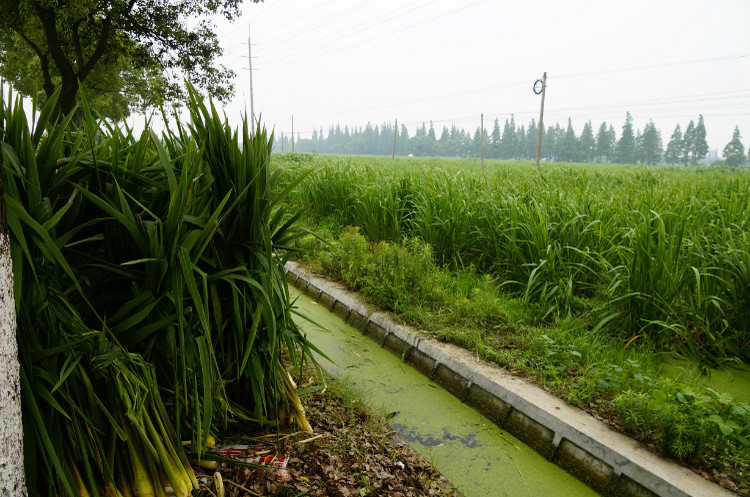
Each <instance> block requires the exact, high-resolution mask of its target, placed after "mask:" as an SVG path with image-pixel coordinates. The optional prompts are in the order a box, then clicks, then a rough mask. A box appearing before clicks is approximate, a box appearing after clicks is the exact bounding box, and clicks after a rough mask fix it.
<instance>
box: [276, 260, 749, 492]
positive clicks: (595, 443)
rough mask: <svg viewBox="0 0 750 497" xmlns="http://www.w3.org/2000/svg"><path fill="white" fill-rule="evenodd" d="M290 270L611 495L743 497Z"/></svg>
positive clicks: (295, 267) (363, 327)
mask: <svg viewBox="0 0 750 497" xmlns="http://www.w3.org/2000/svg"><path fill="white" fill-rule="evenodd" d="M286 271H287V279H288V280H289V282H290V283H291V284H293V285H294V286H296V287H298V288H299V289H301V290H302V291H303V292H305V293H306V294H307V295H309V296H310V297H312V298H314V299H315V300H317V301H318V302H319V303H320V304H322V305H324V306H325V307H326V308H328V309H330V310H332V311H333V312H335V313H336V314H337V315H339V316H340V317H341V318H342V319H344V320H345V321H347V322H348V323H349V324H350V325H352V326H353V327H355V328H357V329H359V330H360V331H362V332H363V333H364V334H366V335H367V336H369V337H370V338H371V339H373V340H375V341H376V342H377V343H379V344H380V345H381V346H382V347H385V348H387V349H389V350H390V351H392V352H393V353H394V354H396V355H398V356H400V357H403V358H404V360H405V361H406V362H408V363H410V364H411V365H413V366H414V367H415V368H416V369H418V370H419V371H421V372H422V373H424V374H425V375H427V376H428V377H430V378H431V379H432V380H434V381H436V382H437V383H440V384H441V385H442V386H443V387H444V388H445V389H446V390H448V391H449V392H451V393H452V394H453V395H455V396H456V397H458V398H459V399H461V400H462V401H463V402H465V403H467V404H469V405H471V406H473V407H475V408H476V409H477V410H479V411H480V412H482V413H483V414H484V415H485V416H486V417H487V418H488V419H490V420H491V421H492V422H493V423H495V424H496V425H498V426H499V427H501V428H503V429H505V430H507V431H508V432H509V433H511V434H513V435H514V436H515V437H517V438H518V439H520V440H522V441H523V442H524V443H526V444H528V445H529V446H531V447H532V448H534V449H535V450H536V451H537V452H539V453H540V454H542V455H543V456H544V457H545V458H547V459H549V460H550V461H553V462H555V463H556V464H557V465H559V466H560V467H562V468H563V469H565V470H566V471H568V472H569V473H571V474H573V475H574V476H576V477H577V478H579V479H580V480H581V481H583V482H585V483H586V484H588V485H589V486H591V487H592V488H594V489H595V490H597V491H598V492H600V493H602V494H603V495H612V496H621V497H653V496H659V497H722V496H726V497H731V496H735V495H736V494H734V493H732V492H730V491H728V490H726V489H724V488H723V487H720V486H719V485H716V484H715V483H712V482H710V481H707V480H705V479H703V478H701V477H700V476H698V475H697V474H695V473H693V472H692V471H690V470H689V469H687V468H683V467H682V466H679V465H677V464H675V463H673V462H671V461H668V460H666V459H663V458H661V457H658V456H656V455H654V454H652V453H651V452H649V451H648V450H646V449H645V448H642V447H641V446H640V445H639V444H638V442H636V441H635V440H633V439H631V438H628V437H626V436H624V435H622V434H620V433H617V432H615V431H613V430H611V429H610V428H609V427H608V426H607V425H606V424H605V423H603V422H601V421H599V420H597V419H595V418H594V417H592V416H591V415H589V414H588V413H585V412H583V411H581V410H579V409H577V408H575V407H572V406H570V405H568V404H566V403H565V402H564V401H562V400H560V399H558V398H556V397H554V396H552V395H550V394H549V393H547V392H545V391H544V390H542V389H541V388H539V387H537V386H535V385H532V384H531V383H529V382H527V381H525V380H522V379H520V378H517V377H514V376H512V375H510V374H508V373H506V372H504V371H502V370H500V369H499V368H498V367H496V366H492V365H490V364H488V363H486V362H483V361H481V360H479V359H477V358H476V357H474V355H472V353H471V352H469V351H468V350H465V349H462V348H460V347H457V346H455V345H452V344H448V343H443V342H440V341H438V340H435V339H434V338H432V337H430V336H427V335H425V334H421V333H418V332H416V331H414V330H412V329H409V328H408V327H406V326H402V325H400V324H397V323H395V322H394V321H392V320H391V319H390V318H389V317H388V315H386V314H385V313H382V312H378V311H373V310H372V309H371V308H369V307H368V306H366V305H365V304H363V303H362V301H361V300H359V298H358V297H357V295H356V294H354V293H352V292H348V291H346V290H345V289H343V288H342V287H341V286H340V285H337V284H335V283H333V282H331V281H329V280H327V279H324V278H319V277H316V276H313V275H311V274H310V273H309V272H307V271H306V270H305V269H304V268H302V267H301V266H300V265H299V264H297V263H295V262H288V263H287V265H286Z"/></svg>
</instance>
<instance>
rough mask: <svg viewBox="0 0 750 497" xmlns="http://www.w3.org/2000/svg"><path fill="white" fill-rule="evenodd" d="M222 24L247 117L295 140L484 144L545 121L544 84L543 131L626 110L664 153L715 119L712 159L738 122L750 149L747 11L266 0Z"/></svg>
mask: <svg viewBox="0 0 750 497" xmlns="http://www.w3.org/2000/svg"><path fill="white" fill-rule="evenodd" d="M243 11H244V14H243V16H242V17H241V18H240V19H238V20H237V21H236V22H234V23H232V24H229V23H219V24H218V26H217V28H218V29H219V33H220V39H221V43H222V46H223V47H224V48H225V56H224V58H223V62H224V63H225V64H227V65H228V66H229V67H231V68H233V69H234V70H235V71H236V72H237V78H236V81H235V85H236V91H237V93H236V98H235V99H234V101H233V102H232V104H231V105H230V106H229V107H228V108H227V113H228V115H229V116H230V118H232V119H235V118H236V119H239V116H240V113H241V112H244V109H245V108H247V109H249V108H250V104H249V71H248V70H247V67H248V59H247V38H248V23H251V29H252V42H253V46H252V51H253V56H254V59H253V67H254V69H255V70H254V72H253V83H254V96H255V113H256V115H257V114H262V118H263V121H264V123H265V124H266V126H267V127H269V128H275V130H276V132H277V133H279V132H281V131H283V132H285V133H286V134H288V133H289V132H290V131H291V116H292V115H294V130H295V135H296V134H297V133H298V132H299V133H300V134H301V136H302V137H303V138H304V137H310V135H311V134H312V131H313V129H315V128H318V129H319V128H320V127H321V126H322V127H323V128H324V130H325V131H326V132H327V131H328V127H329V126H330V125H331V124H336V123H341V125H342V126H343V125H345V124H348V125H349V126H352V125H354V126H359V125H364V124H366V123H367V122H368V121H369V122H372V123H373V124H381V123H383V122H384V121H388V122H393V121H394V119H398V121H399V125H400V124H401V123H405V124H406V125H407V126H409V128H410V132H411V133H413V129H414V128H415V127H416V125H418V124H421V123H422V122H428V123H429V121H433V122H434V123H435V128H436V132H437V133H438V135H439V133H440V130H441V129H442V126H443V125H444V124H445V125H448V126H450V124H451V123H455V124H456V125H458V126H460V127H463V128H465V129H467V130H470V131H471V132H473V131H474V130H475V129H476V127H477V126H478V125H479V116H480V114H481V113H484V115H485V125H486V126H487V127H488V128H490V129H491V126H492V122H493V121H494V119H495V118H499V119H500V124H501V126H502V124H503V123H504V122H505V119H506V118H508V117H509V116H510V114H511V113H513V114H515V119H516V123H517V124H519V125H520V124H524V125H527V124H528V122H529V121H530V120H531V118H532V117H533V118H535V119H538V117H539V115H538V114H539V97H537V96H536V95H534V94H533V93H532V85H533V83H534V81H535V80H536V79H537V78H540V77H541V76H542V73H543V72H544V71H547V75H548V90H547V97H546V101H545V116H544V120H545V125H548V124H552V123H554V122H556V121H559V122H560V124H561V125H562V126H566V125H567V118H568V117H571V118H572V120H573V126H574V127H575V129H576V132H577V133H579V134H580V131H581V129H582V128H583V125H584V124H585V122H586V121H587V120H589V119H590V120H591V121H592V123H593V125H594V129H595V130H596V128H598V126H599V124H600V123H601V122H602V121H607V122H608V123H612V124H613V125H614V127H615V129H616V130H617V134H618V137H619V134H620V130H621V127H622V124H623V122H624V119H625V113H626V112H627V111H630V112H631V114H632V115H633V118H634V122H635V125H636V127H638V128H642V127H643V126H644V124H646V123H647V122H648V120H649V119H653V120H654V122H655V123H656V126H657V128H658V129H660V130H661V132H662V135H663V140H664V144H665V145H666V142H667V141H668V140H669V137H670V135H671V134H672V131H673V130H674V127H675V125H676V124H677V123H679V124H680V125H681V127H682V129H683V131H684V129H685V127H686V126H687V124H688V122H689V121H690V120H691V119H692V120H696V121H697V118H698V114H703V116H704V118H705V122H706V129H707V132H708V134H707V139H708V143H709V146H710V148H712V149H719V153H721V150H722V149H723V148H724V145H726V143H727V142H728V141H729V140H730V139H731V136H732V131H733V130H734V127H735V126H736V125H739V127H740V131H741V132H742V134H743V143H744V144H745V146H750V0H679V1H675V0H629V1H609V0H576V1H565V0H535V1H529V2H521V1H505V0H500V1H498V0H494V1H493V0H465V1H455V0H410V1H397V0H377V1H373V0H265V2H263V3H260V4H253V3H250V2H249V1H247V2H245V4H244V6H243Z"/></svg>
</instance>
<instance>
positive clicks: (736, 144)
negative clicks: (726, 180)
mask: <svg viewBox="0 0 750 497" xmlns="http://www.w3.org/2000/svg"><path fill="white" fill-rule="evenodd" d="M746 161H747V156H746V155H745V146H744V145H743V144H742V136H741V135H740V128H739V126H735V128H734V133H733V134H732V141H730V142H729V143H727V146H726V147H724V163H725V164H726V165H728V166H741V165H742V164H744V163H745V162H746Z"/></svg>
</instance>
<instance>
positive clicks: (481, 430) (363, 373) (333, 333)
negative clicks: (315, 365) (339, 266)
mask: <svg viewBox="0 0 750 497" xmlns="http://www.w3.org/2000/svg"><path fill="white" fill-rule="evenodd" d="M292 292H293V298H296V299H297V300H296V306H297V307H298V309H299V310H300V311H301V312H302V313H303V314H305V315H306V316H308V317H310V318H311V320H312V321H314V322H316V323H318V324H320V325H321V326H322V327H324V328H325V329H321V328H320V327H318V326H315V325H313V324H311V323H310V322H308V321H306V320H303V319H298V325H299V326H300V327H301V328H302V329H303V330H304V332H305V333H306V334H307V336H308V338H309V339H310V340H311V341H312V342H313V343H314V344H315V345H316V346H317V347H318V348H320V349H321V350H322V351H323V352H324V353H325V354H326V355H327V356H328V357H329V358H331V360H333V361H334V362H335V364H331V363H330V362H327V361H325V360H321V365H322V366H323V367H324V368H326V369H328V370H329V371H331V372H332V373H333V374H335V375H336V376H338V377H339V378H341V379H344V380H348V381H349V382H350V383H351V384H352V385H354V386H355V387H356V388H359V389H361V390H363V391H364V392H365V395H366V398H367V399H368V401H369V403H370V405H371V407H374V408H376V409H380V410H381V411H382V412H384V413H386V414H387V416H388V417H389V418H390V422H391V424H392V425H393V427H394V429H396V430H397V431H398V432H399V433H400V435H401V436H402V437H403V438H404V439H405V440H407V441H408V442H409V443H410V444H411V445H412V446H413V447H414V448H415V449H416V450H417V451H419V452H420V453H421V454H422V455H423V456H424V457H425V458H426V459H427V460H428V461H430V462H431V463H432V464H433V465H434V466H435V467H436V468H437V469H438V470H439V471H440V472H441V473H442V474H443V476H445V477H446V478H448V480H450V481H451V482H452V483H453V484H454V485H456V487H457V488H458V489H459V490H460V491H461V492H462V493H463V494H464V495H465V496H466V497H474V496H476V497H480V496H481V497H485V496H498V497H500V496H509V497H510V496H512V497H519V496H520V497H524V496H529V497H532V496H538V495H555V496H556V497H566V496H570V497H587V496H594V495H597V494H596V492H594V491H593V490H591V489H590V488H588V487H587V486H585V485H584V484H583V483H581V482H580V481H578V480H577V479H575V478H574V477H573V476H571V475H569V474H568V473H566V472H565V471H563V470H562V469H561V468H559V467H557V466H555V465H554V464H552V463H550V462H549V461H547V460H545V459H544V458H543V457H542V456H541V455H539V454H537V453H536V452H534V451H533V450H532V449H531V448H529V447H527V446H526V445H524V444H523V443H522V442H520V441H518V440H517V439H516V438H515V437H513V436H512V435H510V434H509V433H507V432H505V431H504V430H501V429H500V428H498V427H497V426H495V425H494V424H493V423H491V422H490V421H488V420H487V419H486V418H485V417H484V416H482V415H481V414H479V413H478V412H477V411H476V410H474V409H473V408H471V407H469V406H467V405H466V404H463V403H462V402H461V401H460V400H458V399H457V398H455V397H454V396H452V395H451V394H449V393H448V392H447V391H445V390H444V389H443V388H442V387H439V386H438V385H436V384H435V383H433V382H431V381H430V380H429V379H428V378H426V377H425V376H424V375H422V374H421V373H419V372H418V371H417V370H415V369H414V368H413V367H411V366H410V365H408V364H405V363H403V362H402V361H401V360H400V359H399V358H398V357H396V356H394V355H393V354H391V353H390V352H388V351H387V350H385V349H383V348H381V347H379V346H378V344H376V343H375V342H373V341H372V340H370V339H369V338H367V337H366V336H364V335H363V334H362V333H360V332H358V331H357V330H355V329H354V328H352V327H351V326H349V325H348V324H346V323H345V322H344V321H342V320H341V319H340V318H339V317H338V316H336V315H335V314H333V313H332V312H329V311H328V310H326V309H325V308H324V307H323V306H321V305H319V304H317V303H316V302H315V301H313V300H311V299H310V298H308V297H307V296H305V295H302V294H300V293H299V292H297V291H296V290H294V289H292Z"/></svg>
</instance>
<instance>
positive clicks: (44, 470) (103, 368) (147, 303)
mask: <svg viewBox="0 0 750 497" xmlns="http://www.w3.org/2000/svg"><path fill="white" fill-rule="evenodd" d="M0 93H2V92H0ZM4 96H5V95H4V94H3V97H4ZM55 99H56V96H55V97H53V98H52V99H51V100H50V101H49V102H48V103H47V105H46V107H45V108H44V109H43V110H42V112H41V114H40V115H39V116H38V117H37V119H36V122H35V123H34V124H33V125H32V124H31V123H29V122H28V120H27V118H26V115H25V114H24V111H23V108H22V106H21V102H20V100H19V99H18V98H15V99H14V98H13V95H12V94H11V93H10V92H9V93H8V96H7V98H0V147H1V148H2V156H3V159H4V161H3V162H4V164H5V169H4V171H3V174H4V175H5V185H6V191H7V205H8V225H9V228H10V231H11V233H12V237H11V249H12V256H13V263H14V273H15V284H16V296H17V302H16V304H17V305H16V307H17V312H18V316H19V320H18V326H19V329H18V337H19V350H20V361H21V374H22V393H23V409H24V417H25V420H26V440H27V442H26V446H25V447H26V469H27V479H28V482H29V490H30V494H31V495H70V496H77V495H89V494H91V495H105V494H106V495H127V492H126V489H132V488H133V487H134V486H136V485H139V486H141V487H143V488H141V491H143V492H146V491H152V490H153V491H154V492H155V495H162V494H163V483H162V482H163V479H166V480H168V481H169V482H170V484H171V485H172V487H173V488H174V489H175V491H176V493H177V495H187V493H188V492H189V491H190V490H191V489H192V488H197V481H196V480H195V477H194V476H193V475H192V470H191V469H190V465H189V463H188V462H187V459H186V457H185V454H184V453H183V451H182V445H181V444H180V441H182V440H190V441H191V442H192V447H194V448H195V450H196V451H197V452H200V450H201V448H202V447H205V444H206V440H207V437H208V435H209V433H210V432H217V431H219V430H222V429H224V428H226V427H227V426H228V425H229V424H232V423H241V424H248V423H254V424H258V423H261V424H263V423H265V424H272V425H275V424H277V423H279V422H282V423H283V422H284V420H285V419H292V418H294V419H295V420H297V422H298V423H299V424H300V426H301V427H303V429H309V425H308V424H307V422H306V420H305V418H304V413H303V412H302V411H301V406H300V404H299V401H298V398H297V396H296V393H295V391H294V387H293V382H292V381H291V378H290V376H289V374H288V373H287V371H286V369H285V365H284V361H285V360H291V361H297V360H302V358H303V357H304V356H305V355H306V354H307V352H308V350H309V349H310V348H311V347H312V345H311V344H310V343H308V342H307V340H306V339H305V338H304V336H303V335H302V334H301V333H300V331H299V330H298V329H297V327H296V326H295V324H294V323H293V321H292V320H291V317H290V304H289V295H288V290H287V287H286V280H285V278H284V272H283V264H284V259H283V258H281V257H280V256H279V255H278V252H279V251H280V249H283V248H286V247H287V246H288V245H289V243H290V242H291V241H292V240H293V239H294V237H295V236H296V234H297V233H298V229H297V228H296V227H295V220H296V219H297V218H298V217H299V212H292V211H289V210H288V209H287V208H285V204H284V200H285V195H286V194H287V193H288V191H290V190H291V189H293V188H294V187H295V186H296V185H297V182H298V180H299V179H301V178H298V179H296V180H293V181H291V182H288V183H287V191H284V189H283V188H277V187H276V186H277V184H278V181H279V175H280V172H279V171H276V172H275V173H272V172H271V171H270V169H269V161H270V153H271V145H270V144H271V142H272V137H271V136H269V135H268V134H267V133H266V131H265V130H264V129H262V128H261V127H260V126H258V128H257V129H255V130H252V133H251V130H249V129H248V127H247V122H244V125H243V127H242V128H241V129H240V130H239V131H236V130H233V129H232V128H231V127H230V126H229V124H228V123H227V122H226V120H225V119H224V118H222V116H221V115H220V114H219V113H218V111H217V110H216V109H215V108H214V107H213V105H212V104H210V103H209V104H206V103H205V102H204V101H203V100H202V99H201V98H199V97H198V95H197V94H195V93H194V92H191V94H190V101H189V102H188V108H189V110H190V114H191V123H190V124H188V125H181V124H179V123H178V124H177V125H176V127H173V128H170V129H168V130H167V131H166V132H165V133H164V135H163V136H158V135H157V134H156V133H155V132H154V131H153V130H149V129H148V128H146V130H145V131H143V132H142V133H141V134H140V135H139V136H136V135H135V134H134V132H133V130H131V129H128V128H124V129H121V128H117V127H113V126H109V125H107V123H105V122H101V121H97V120H96V119H95V118H94V116H93V113H92V111H91V109H89V108H88V107H87V106H86V104H85V102H84V104H83V111H84V113H83V114H84V119H83V127H82V129H72V126H71V123H70V122H69V120H63V121H62V122H57V123H53V122H50V121H49V117H50V115H51V110H52V108H54V105H55ZM287 181H288V180H287ZM146 487H151V488H146ZM134 493H136V492H134ZM136 495H138V493H136ZM144 495H145V494H144Z"/></svg>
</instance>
